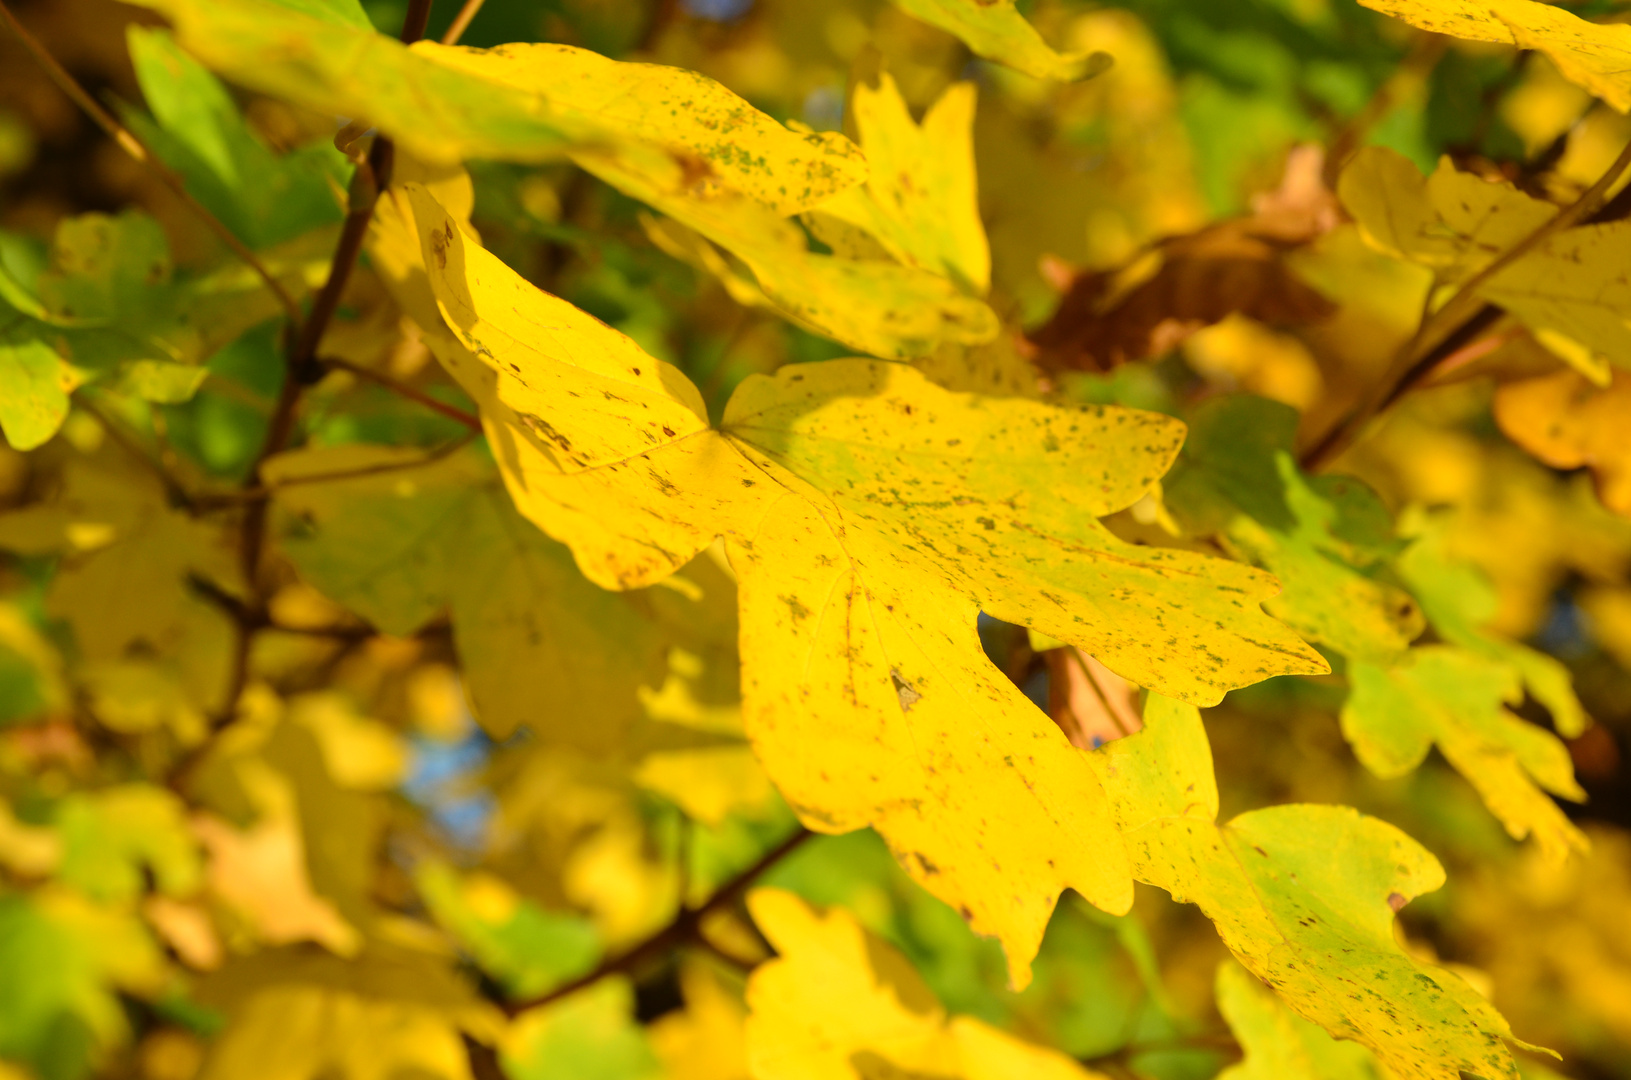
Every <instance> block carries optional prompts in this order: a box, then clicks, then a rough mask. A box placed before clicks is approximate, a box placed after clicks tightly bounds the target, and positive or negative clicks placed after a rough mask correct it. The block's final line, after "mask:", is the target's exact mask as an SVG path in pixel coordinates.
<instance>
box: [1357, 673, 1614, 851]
mask: <svg viewBox="0 0 1631 1080" xmlns="http://www.w3.org/2000/svg"><path fill="white" fill-rule="evenodd" d="M1348 680H1349V682H1350V684H1351V685H1352V687H1353V689H1352V691H1351V693H1350V694H1349V695H1348V700H1347V702H1346V703H1345V704H1344V705H1343V707H1342V733H1343V734H1344V735H1346V736H1347V738H1348V741H1349V742H1350V743H1352V744H1353V748H1354V752H1355V753H1356V754H1357V755H1358V756H1359V760H1360V761H1362V762H1364V763H1365V765H1366V767H1367V768H1369V769H1370V770H1371V771H1372V772H1374V773H1376V774H1377V775H1378V776H1400V775H1402V774H1404V773H1407V772H1409V771H1411V770H1412V769H1414V768H1415V767H1416V766H1417V765H1419V764H1421V761H1422V759H1423V758H1424V757H1426V755H1427V750H1428V748H1429V747H1430V746H1431V745H1433V744H1435V743H1436V744H1437V745H1438V748H1439V750H1440V751H1442V752H1443V754H1444V756H1445V758H1446V759H1448V761H1449V762H1450V764H1451V765H1453V766H1455V768H1456V770H1457V771H1458V772H1460V773H1461V775H1463V776H1465V777H1466V778H1467V779H1468V781H1470V782H1471V783H1472V785H1473V787H1475V788H1477V789H1478V793H1479V795H1481V796H1483V799H1484V802H1485V804H1486V805H1487V806H1488V807H1489V808H1490V811H1491V813H1493V814H1494V815H1495V816H1496V817H1498V818H1500V819H1501V822H1502V824H1504V825H1505V826H1506V830H1507V832H1509V833H1511V834H1512V836H1513V837H1514V838H1516V839H1519V840H1522V839H1523V838H1524V837H1526V836H1530V835H1533V836H1534V838H1535V841H1536V843H1538V844H1539V845H1540V846H1541V849H1542V850H1543V851H1544V852H1546V853H1547V855H1548V856H1550V857H1552V858H1554V859H1562V858H1564V857H1566V856H1567V855H1568V853H1569V851H1570V850H1571V849H1573V850H1577V851H1584V850H1585V847H1586V838H1585V836H1584V835H1583V834H1582V833H1581V832H1580V830H1579V829H1577V828H1575V827H1574V825H1573V824H1572V823H1570V821H1569V820H1568V818H1566V817H1564V815H1563V811H1562V810H1560V809H1559V808H1558V806H1557V804H1556V803H1554V802H1553V801H1552V800H1551V799H1549V798H1547V797H1546V795H1545V794H1544V793H1543V792H1542V791H1541V790H1540V789H1541V788H1545V789H1546V790H1547V791H1551V792H1554V793H1556V794H1558V795H1562V796H1564V797H1565V798H1569V799H1573V800H1575V801H1576V802H1583V801H1585V797H1586V793H1585V792H1584V791H1582V790H1581V788H1580V785H1579V784H1577V783H1576V782H1575V779H1574V766H1573V763H1572V762H1571V761H1570V760H1569V751H1568V748H1567V747H1565V746H1564V745H1563V743H1562V742H1560V741H1559V740H1558V738H1557V737H1556V736H1555V735H1553V734H1552V733H1551V732H1549V731H1547V730H1545V729H1544V728H1540V727H1536V726H1535V725H1534V724H1530V723H1527V722H1525V721H1523V720H1520V719H1519V718H1518V717H1516V716H1514V715H1512V714H1511V713H1510V712H1508V711H1507V710H1506V708H1505V707H1504V706H1505V705H1512V704H1516V703H1517V702H1519V701H1521V700H1522V699H1523V690H1522V688H1521V686H1520V685H1519V682H1518V677H1517V672H1516V671H1515V670H1514V669H1512V668H1511V667H1510V666H1508V665H1504V664H1502V663H1500V662H1499V661H1494V660H1490V659H1487V658H1485V657H1482V656H1480V655H1478V654H1477V653H1473V652H1468V651H1467V650H1465V649H1461V648H1459V647H1456V646H1450V645H1424V646H1422V647H1420V648H1416V649H1412V650H1410V652H1409V654H1408V655H1406V656H1405V658H1404V659H1403V660H1400V661H1399V662H1398V663H1396V664H1394V665H1393V666H1391V667H1386V668H1384V667H1380V666H1378V665H1375V664H1368V663H1355V664H1353V665H1351V666H1350V667H1349V669H1348ZM1537 784H1538V785H1539V786H1538V787H1537V786H1536V785H1537Z"/></svg>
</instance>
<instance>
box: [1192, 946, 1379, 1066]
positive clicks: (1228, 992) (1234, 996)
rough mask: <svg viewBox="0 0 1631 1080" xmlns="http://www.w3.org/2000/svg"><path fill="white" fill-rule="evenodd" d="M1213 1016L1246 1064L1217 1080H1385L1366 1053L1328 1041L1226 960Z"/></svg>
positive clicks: (1220, 971)
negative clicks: (1218, 1014)
mask: <svg viewBox="0 0 1631 1080" xmlns="http://www.w3.org/2000/svg"><path fill="white" fill-rule="evenodd" d="M1216 986H1217V997H1218V1011H1219V1012H1221V1013H1222V1014H1223V1018H1224V1019H1225V1020H1227V1021H1228V1022H1229V1028H1230V1030H1232V1031H1233V1032H1234V1033H1235V1038H1236V1039H1238V1040H1239V1041H1240V1048H1241V1050H1242V1051H1243V1052H1244V1053H1245V1055H1246V1060H1244V1061H1242V1062H1241V1063H1240V1064H1238V1065H1231V1066H1230V1067H1229V1068H1227V1069H1225V1070H1223V1072H1221V1073H1219V1074H1218V1080H1387V1075H1386V1074H1385V1073H1383V1071H1382V1068H1381V1066H1380V1065H1378V1064H1377V1062H1376V1057H1375V1055H1373V1054H1372V1053H1371V1052H1370V1051H1369V1050H1367V1049H1365V1048H1364V1047H1363V1046H1360V1045H1359V1044H1358V1043H1354V1042H1341V1041H1338V1040H1336V1039H1333V1038H1331V1036H1330V1035H1327V1034H1326V1033H1325V1032H1324V1031H1322V1030H1321V1029H1320V1028H1319V1027H1317V1026H1315V1025H1314V1024H1310V1023H1309V1022H1308V1021H1307V1020H1304V1019H1303V1018H1302V1017H1300V1016H1298V1015H1297V1014H1295V1013H1293V1012H1292V1011H1291V1010H1289V1009H1287V1008H1286V1007H1285V1006H1284V1005H1282V1004H1281V1003H1280V1002H1279V1000H1278V999H1276V998H1275V996H1274V994H1273V993H1272V992H1271V991H1269V990H1268V989H1267V988H1265V987H1264V986H1263V984H1262V983H1260V982H1258V981H1257V980H1256V979H1255V978H1253V977H1252V975H1251V973H1250V972H1248V971H1247V970H1246V969H1245V968H1243V967H1241V966H1240V965H1239V964H1236V963H1234V962H1232V961H1228V960H1225V961H1224V962H1223V963H1222V964H1219V965H1218V975H1217V982H1216Z"/></svg>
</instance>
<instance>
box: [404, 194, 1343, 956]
mask: <svg viewBox="0 0 1631 1080" xmlns="http://www.w3.org/2000/svg"><path fill="white" fill-rule="evenodd" d="M411 197H412V198H413V199H414V209H413V216H414V218H415V219H416V221H417V223H418V228H419V230H420V233H421V236H422V238H423V242H424V248H423V256H424V265H425V267H426V269H427V272H428V275H429V281H430V284H431V286H432V287H433V289H434V290H435V295H436V299H437V302H438V308H439V310H440V313H441V316H442V319H444V320H445V321H446V323H447V324H448V326H449V327H450V328H451V329H452V331H453V333H454V334H455V335H456V338H449V337H440V336H437V335H435V334H431V335H429V336H428V337H427V340H430V341H432V342H433V344H434V343H440V344H441V345H442V346H443V347H444V348H445V347H448V345H449V343H451V346H452V347H453V348H455V349H457V350H458V353H459V355H457V356H454V357H453V360H454V363H455V366H456V367H459V368H469V367H470V366H471V365H481V366H484V367H486V368H487V369H488V370H489V371H491V372H492V373H493V377H494V382H493V384H490V385H491V389H485V390H483V389H482V388H481V386H480V384H479V383H477V381H476V380H474V379H471V380H469V383H470V384H476V385H477V386H478V390H480V391H481V393H482V396H481V398H480V401H481V404H482V406H483V409H484V412H485V413H486V416H487V424H488V430H489V432H490V433H491V434H492V437H493V439H494V442H495V451H496V456H497V457H498V460H499V466H500V469H501V470H502V471H503V472H504V473H505V479H506V481H507V483H508V485H509V487H510V490H511V493H512V494H513V495H514V496H515V498H516V502H517V505H518V506H519V507H520V508H521V510H522V512H523V513H525V514H526V515H527V516H528V517H530V518H531V519H532V520H533V521H534V522H535V523H537V524H538V525H539V526H540V527H541V528H543V529H544V530H545V531H546V532H548V533H550V534H551V535H553V536H555V537H556V538H557V539H559V540H561V541H562V542H564V543H566V544H567V545H568V546H569V547H571V548H572V549H573V552H574V554H575V555H576V557H577V559H578V562H579V565H580V566H581V567H582V568H583V570H584V572H585V573H586V574H587V575H588V576H589V577H590V578H591V579H592V580H594V581H596V582H598V583H600V584H602V585H606V586H610V587H621V588H626V587H629V586H631V585H636V584H646V583H650V582H652V581H655V580H658V579H660V578H661V577H663V576H665V575H667V574H668V573H671V572H672V571H673V570H674V569H675V568H676V567H677V566H679V565H680V563H682V562H683V561H684V560H686V559H688V558H690V557H691V556H692V555H693V554H695V552H696V551H698V550H699V549H700V548H701V547H702V546H704V545H705V544H706V543H708V542H709V541H711V540H712V539H713V537H714V536H716V535H723V536H725V537H726V539H727V542H728V545H729V552H730V557H731V560H732V564H733V566H734V567H735V568H736V570H737V572H738V574H739V575H740V577H741V583H742V594H741V610H742V612H743V619H742V623H743V631H742V641H743V664H744V676H743V686H744V688H745V698H746V715H747V718H748V733H749V736H750V738H752V739H753V741H754V743H755V747H756V749H757V750H758V753H759V755H760V757H761V759H762V760H764V761H765V763H766V766H767V768H768V769H769V771H770V773H771V777H772V779H773V780H775V781H776V783H777V786H778V787H779V788H780V789H781V790H782V792H783V793H784V795H786V796H787V798H788V799H789V801H790V802H791V803H793V804H794V805H795V807H797V808H798V809H799V811H800V813H801V815H802V816H803V818H804V820H805V821H806V822H807V823H808V824H810V825H811V826H812V827H815V828H819V829H822V830H823V831H828V832H841V831H847V830H850V829H855V828H859V827H861V826H863V825H868V824H871V825H874V826H876V827H877V828H879V830H880V831H881V832H883V834H884V835H885V836H886V837H887V838H888V839H889V841H890V844H891V846H892V847H893V848H894V850H895V851H896V852H897V854H899V855H900V856H901V858H902V860H903V862H904V864H905V865H906V866H907V868H908V870H909V871H910V872H911V873H912V874H913V875H914V876H915V877H916V878H917V879H918V880H919V881H920V882H922V883H923V884H924V885H925V886H926V887H928V888H929V889H930V891H932V892H934V893H935V894H936V895H937V896H940V897H941V898H942V899H944V900H946V901H947V902H948V903H950V904H951V905H952V906H953V907H956V908H958V909H960V910H961V911H962V912H963V913H964V916H965V917H966V918H968V919H969V920H970V921H971V923H972V924H973V925H974V927H975V928H976V929H977V930H979V931H981V932H983V933H989V934H996V935H998V936H999V937H1000V938H1001V939H1002V940H1003V942H1004V943H1005V945H1006V946H1007V951H1008V955H1009V961H1010V965H1011V973H1012V975H1013V978H1014V981H1015V982H1016V984H1023V983H1024V982H1025V981H1026V979H1027V978H1028V965H1029V959H1030V957H1031V956H1033V955H1034V954H1035V952H1036V949H1037V946H1038V944H1039V943H1040V941H1041V936H1042V931H1043V928H1044V927H1045V925H1046V923H1047V920H1048V916H1049V914H1050V912H1051V911H1052V908H1053V904H1054V901H1055V899H1056V898H1057V896H1058V894H1059V892H1060V891H1061V890H1062V889H1064V888H1065V887H1067V886H1068V887H1074V888H1076V889H1077V890H1079V891H1080V892H1082V894H1083V895H1084V896H1086V897H1088V898H1089V899H1090V900H1091V901H1093V902H1094V903H1096V904H1098V905H1100V906H1101V907H1104V908H1106V909H1107V910H1112V911H1124V910H1125V909H1126V907H1127V905H1128V904H1129V903H1130V902H1131V891H1130V882H1129V879H1128V877H1127V875H1126V872H1125V865H1124V863H1123V862H1122V856H1121V854H1120V850H1119V840H1118V839H1117V837H1116V835H1115V831H1114V828H1113V827H1112V826H1111V823H1110V819H1109V816H1108V808H1107V807H1106V805H1105V803H1104V801H1103V799H1102V798H1101V797H1100V794H1099V792H1098V790H1097V786H1096V785H1095V784H1094V782H1093V777H1092V774H1091V771H1090V770H1089V769H1088V768H1087V766H1086V763H1085V761H1084V760H1083V759H1082V758H1081V756H1080V755H1079V752H1078V751H1076V750H1075V749H1074V748H1072V747H1071V746H1070V745H1069V743H1068V742H1067V741H1066V740H1065V738H1064V736H1063V735H1062V734H1061V733H1060V732H1059V730H1058V729H1057V728H1056V727H1055V726H1054V725H1053V724H1051V723H1050V722H1049V721H1048V720H1047V718H1046V717H1045V716H1044V715H1042V713H1041V712H1040V711H1039V710H1037V709H1035V708H1034V707H1032V706H1031V705H1030V704H1029V702H1027V701H1026V699H1025V698H1024V697H1023V695H1021V694H1020V693H1019V691H1018V690H1017V689H1016V688H1015V687H1014V686H1013V685H1012V684H1011V683H1009V682H1008V680H1007V679H1006V678H1005V677H1003V676H1002V675H1001V673H1000V672H998V671H997V670H996V669H995V668H994V667H992V666H991V664H990V663H989V662H988V661H987V660H986V659H985V658H984V655H983V653H982V652H981V650H980V647H979V642H978V638H977V636H976V634H975V620H976V616H977V614H978V613H979V612H980V611H982V610H983V611H987V612H990V613H991V614H994V615H997V616H999V617H1002V618H1005V619H1009V620H1011V621H1015V622H1020V623H1024V624H1026V625H1029V626H1033V627H1035V628H1036V629H1038V630H1040V631H1042V632H1044V633H1047V634H1050V635H1052V636H1054V637H1057V638H1059V639H1061V640H1063V641H1067V642H1070V643H1071V644H1074V645H1078V646H1079V647H1081V648H1084V649H1087V650H1088V651H1089V652H1090V653H1092V654H1093V655H1094V656H1097V657H1098V658H1099V659H1100V660H1102V661H1103V662H1104V663H1105V664H1106V665H1107V666H1109V667H1110V668H1111V669H1112V670H1115V671H1117V672H1118V673H1119V674H1122V675H1124V676H1125V677H1127V678H1129V679H1132V680H1133V681H1135V682H1137V683H1139V684H1141V685H1147V686H1154V687H1158V688H1161V689H1163V690H1165V691H1166V692H1169V693H1173V694H1175V695H1178V696H1181V697H1185V698H1188V699H1192V700H1196V701H1202V702H1206V703H1212V702H1215V701H1217V700H1218V699H1219V698H1220V697H1221V696H1222V694H1223V693H1224V692H1225V691H1226V690H1228V689H1230V688H1232V687H1235V686H1241V685H1245V684H1247V683H1251V682H1256V681H1258V680H1260V679H1263V678H1267V677H1269V676H1272V675H1276V674H1283V673H1287V672H1295V671H1303V672H1307V671H1321V670H1324V667H1325V665H1324V663H1323V661H1321V660H1320V659H1319V657H1318V655H1317V654H1316V653H1314V652H1313V651H1312V650H1311V649H1309V648H1308V647H1307V646H1306V645H1304V644H1303V643H1302V642H1301V641H1299V640H1298V639H1297V638H1296V637H1295V636H1294V635H1292V634H1291V633H1290V632H1289V631H1287V630H1286V629H1285V628H1283V627H1281V626H1280V625H1279V624H1277V623H1276V622H1275V621H1274V620H1272V619H1270V618H1269V617H1268V616H1266V615H1265V614H1263V613H1262V611H1261V610H1260V609H1259V608H1258V606H1257V605H1258V603H1259V602H1261V601H1262V600H1264V599H1267V598H1268V597H1269V596H1270V595H1272V592H1273V589H1274V584H1273V581H1272V579H1271V578H1269V577H1268V576H1267V575H1265V574H1262V573H1261V572H1259V571H1256V570H1252V569H1250V568H1248V567H1243V566H1240V565H1238V564H1234V563H1229V562H1224V561H1221V560H1216V559H1209V558H1205V557H1202V556H1198V555H1194V554H1191V553H1188V552H1181V551H1164V550H1153V549H1149V548H1140V547H1135V546H1133V545H1131V544H1126V543H1124V542H1122V541H1120V540H1118V539H1116V538H1115V537H1114V536H1112V535H1111V534H1110V533H1109V532H1108V531H1107V530H1106V529H1105V528H1104V527H1103V526H1102V525H1100V524H1099V523H1098V521H1097V520H1096V519H1097V517H1099V516H1101V515H1104V514H1109V513H1112V512H1114V511H1116V510H1119V509H1122V508H1124V507H1125V506H1127V505H1130V504H1131V503H1133V502H1135V501H1137V500H1138V498H1140V497H1141V496H1142V495H1143V494H1144V492H1145V491H1147V490H1148V489H1149V488H1150V486H1151V485H1152V484H1153V483H1154V482H1155V480H1156V478H1157V477H1158V476H1159V475H1160V474H1161V473H1162V472H1163V471H1165V469H1166V468H1167V466H1168V465H1169V464H1170V463H1171V461H1172V458H1173V456H1174V454H1175V453H1176V451H1177V447H1178V443H1179V441H1180V440H1181V438H1182V426H1181V425H1179V424H1178V423H1176V422H1174V421H1172V420H1170V419H1168V418H1165V417H1161V416H1157V415H1155V414H1149V413H1140V412H1135V411H1132V410H1126V409H1114V408H1106V407H1091V408H1082V409H1071V408H1061V407H1056V406H1047V405H1042V404H1040V403H1036V402H1028V401H1023V400H1016V399H986V398H980V397H977V396H975V395H969V394H954V393H951V392H949V391H945V390H940V389H939V388H937V387H935V386H934V385H933V384H931V383H930V382H928V380H927V379H925V378H924V377H923V376H922V375H921V374H920V373H918V372H917V371H916V370H914V369H912V368H909V367H905V366H903V365H894V364H886V363H879V362H870V361H859V360H840V361H830V362H827V363H822V364H808V365H797V366H794V367H790V368H785V369H783V370H782V371H781V372H780V373H779V374H778V375H777V376H776V377H774V378H769V377H759V378H754V379H750V380H748V381H747V382H745V383H744V384H743V385H742V386H741V387H740V388H739V389H738V392H737V393H736V395H735V396H734V397H733V398H732V399H731V402H730V404H729V405H728V406H727V408H726V415H725V418H724V422H723V425H722V428H721V429H720V430H713V429H710V428H708V427H707V422H706V420H705V418H704V417H703V414H702V410H701V407H700V401H699V399H698V397H697V392H696V390H695V388H694V387H692V386H691V385H690V383H689V381H687V380H686V379H685V378H684V376H683V375H681V374H680V373H679V372H678V371H677V369H674V368H672V367H670V366H668V365H665V364H662V363H661V362H659V361H657V360H656V359H655V358H652V357H649V356H647V355H645V354H644V353H643V352H641V351H640V350H639V349H638V348H637V347H636V346H635V345H634V344H633V343H632V342H631V341H629V340H628V339H627V338H626V337H624V336H623V335H621V334H618V333H617V332H616V331H613V330H611V329H610V328H608V327H606V326H604V325H603V324H601V323H599V322H598V321H596V320H594V319H592V318H591V317H589V316H587V315H586V314H584V313H583V312H580V311H578V310H577V309H576V308H574V307H572V305H570V304H567V303H566V302H564V301H562V300H559V299H557V298H555V297H551V296H548V295H547V294H544V293H541V292H539V291H538V290H537V289H535V288H534V287H533V286H531V285H529V284H528V283H526V282H525V281H524V280H522V279H521V278H520V277H519V276H518V275H516V274H514V272H513V271H510V270H509V269H508V268H507V267H505V266H504V265H503V263H501V262H499V261H498V260H497V259H496V258H494V257H493V256H491V255H490V254H488V253H487V252H485V251H484V250H482V249H481V248H480V247H478V246H477V245H475V244H474V243H472V242H470V240H469V238H468V237H467V236H466V235H465V233H464V232H463V231H462V230H461V229H460V227H459V226H458V225H457V223H456V222H455V221H454V220H453V218H452V216H450V215H447V214H446V213H444V212H443V211H442V210H441V209H440V207H438V206H437V205H436V203H435V202H434V200H433V199H432V198H431V197H430V196H429V194H428V193H427V192H425V191H424V190H423V189H415V190H414V191H412V192H411ZM421 317H423V318H431V317H434V316H433V315H431V314H421ZM580 406H581V408H580ZM994 852H1002V853H1003V854H1002V856H1001V857H1000V858H998V857H994V855H993V853H994ZM1017 882H1022V883H1023V886H1022V887H1019V888H1016V887H1015V885H1016V883H1017Z"/></svg>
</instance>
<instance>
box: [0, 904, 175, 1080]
mask: <svg viewBox="0 0 1631 1080" xmlns="http://www.w3.org/2000/svg"><path fill="white" fill-rule="evenodd" d="M163 979H164V960H163V956H162V955H161V954H160V952H159V950H158V947H157V946H156V945H155V944H154V942H153V939H152V938H151V937H149V936H148V934H147V931H146V930H145V929H144V928H143V927H142V925H141V923H140V921H139V920H138V919H137V918H136V916H135V915H134V914H132V913H130V912H128V911H117V910H111V909H108V908H103V907H98V906H96V905H95V904H92V903H90V902H89V901H88V900H86V899H85V898H84V897H83V896H81V895H79V894H78V893H76V892H74V891H72V890H71V889H68V888H65V887H63V886H60V885H51V886H47V887H45V888H42V889H38V890H35V891H34V892H32V893H31V894H27V895H23V894H18V893H12V894H10V895H7V896H3V897H0V985H3V986H4V987H5V1007H4V1008H0V1056H4V1057H6V1058H9V1059H11V1060H13V1061H25V1062H28V1063H30V1064H31V1065H32V1066H34V1068H35V1069H37V1070H38V1075H41V1076H51V1077H64V1078H70V1080H77V1078H79V1077H83V1076H85V1075H87V1074H88V1072H89V1070H90V1066H91V1065H92V1064H93V1063H94V1062H95V1061H96V1060H97V1059H98V1058H100V1057H102V1056H103V1055H105V1054H107V1053H108V1052H109V1051H111V1050H113V1049H115V1048H116V1047H117V1046H118V1045H119V1044H120V1043H122V1042H124V1041H125V1040H126V1039H127V1038H129V1024H128V1020H127V1019H126V1016H125V1010H124V1009H123V1007H122V1006H121V1005H120V1002H119V998H118V996H117V994H118V992H119V991H125V992H128V993H135V994H142V995H144V996H145V995H150V994H152V993H153V992H154V991H156V990H157V989H158V988H159V986H160V985H161V984H162V982H163Z"/></svg>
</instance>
